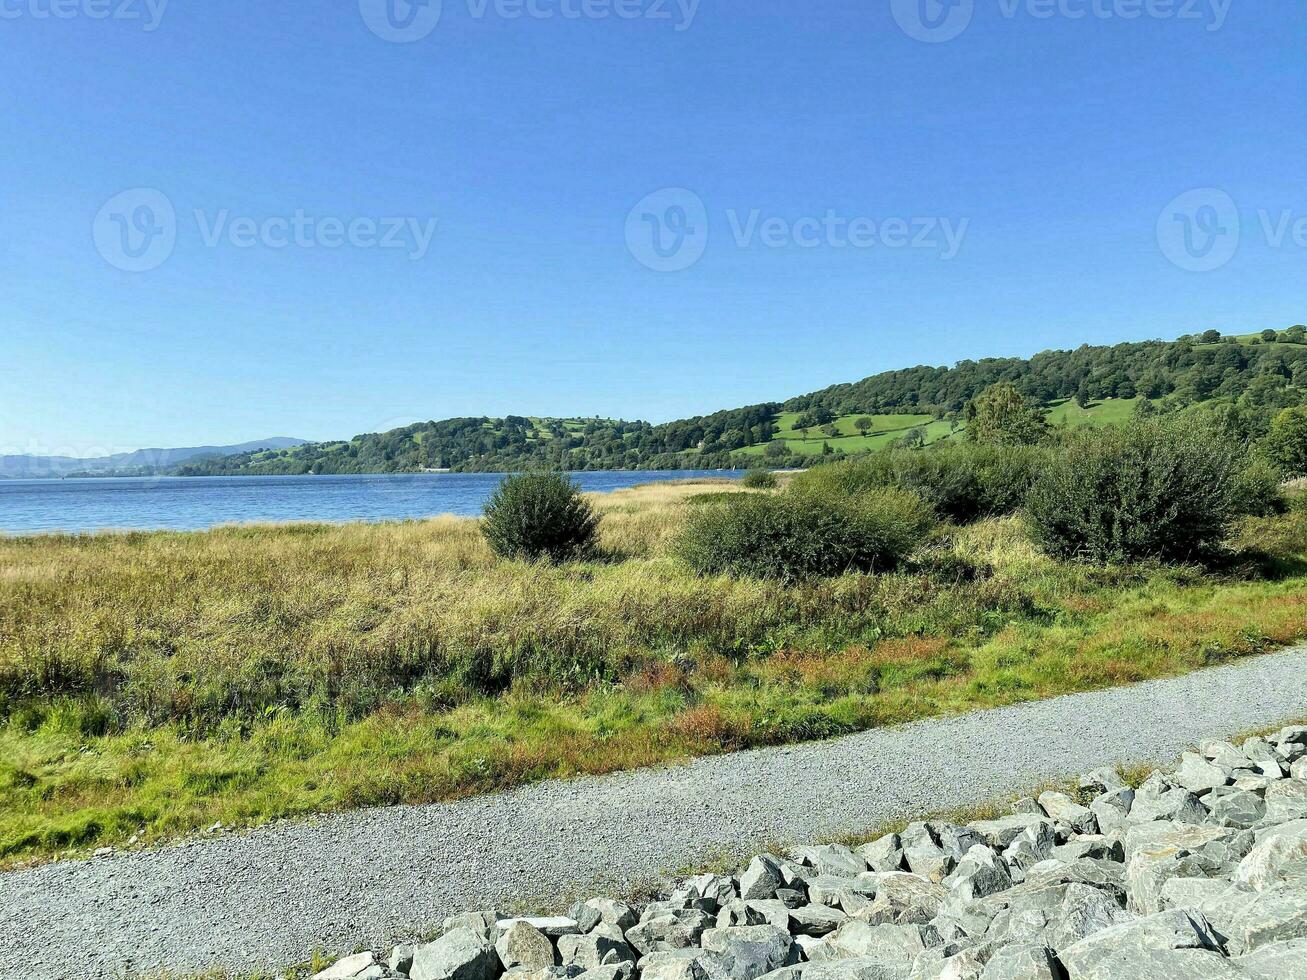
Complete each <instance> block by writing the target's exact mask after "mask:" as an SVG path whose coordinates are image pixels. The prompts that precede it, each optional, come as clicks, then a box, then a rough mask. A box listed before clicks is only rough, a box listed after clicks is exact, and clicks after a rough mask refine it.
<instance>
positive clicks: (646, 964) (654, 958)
mask: <svg viewBox="0 0 1307 980" xmlns="http://www.w3.org/2000/svg"><path fill="white" fill-rule="evenodd" d="M702 958H703V950H701V949H678V950H660V951H658V952H655V953H650V954H649V955H648V956H644V957H642V958H641V959H640V962H639V963H638V964H637V966H638V968H639V971H640V980H707V977H708V974H707V972H706V971H705V970H704V968H703V965H702V963H701V960H702Z"/></svg>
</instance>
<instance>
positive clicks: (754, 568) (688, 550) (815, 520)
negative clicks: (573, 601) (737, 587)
mask: <svg viewBox="0 0 1307 980" xmlns="http://www.w3.org/2000/svg"><path fill="white" fill-rule="evenodd" d="M933 523H934V519H933V514H932V513H931V510H930V507H929V505H927V504H926V503H925V502H924V501H923V500H922V499H921V498H920V497H918V496H917V495H916V494H913V493H909V492H907V491H905V490H898V489H894V488H880V489H876V490H870V491H868V492H866V493H864V494H860V495H858V496H856V497H848V496H844V495H841V494H832V493H827V492H821V491H817V490H811V489H808V490H804V489H798V490H795V489H789V490H787V491H785V492H783V493H778V494H740V495H737V497H736V499H734V500H730V501H723V502H722V503H720V504H717V505H714V506H712V507H706V508H704V509H702V510H700V511H698V512H697V513H694V514H692V515H691V517H690V520H689V522H688V523H687V525H686V527H685V530H684V531H683V532H682V534H681V537H680V540H679V542H678V548H677V550H678V552H679V554H680V555H681V557H682V558H683V559H684V560H685V561H686V562H687V563H688V564H689V566H690V567H691V568H692V569H694V571H696V572H697V573H699V574H701V575H722V574H725V575H736V576H749V577H753V578H770V579H780V580H782V581H797V580H800V579H804V578H810V577H814V576H832V575H842V574H844V573H845V572H852V571H856V572H873V571H886V570H888V569H891V568H893V567H895V566H896V565H897V564H898V563H899V562H900V561H901V560H902V559H903V558H904V557H906V556H907V555H908V554H909V553H910V552H911V551H912V550H913V549H914V548H915V547H916V546H917V545H918V544H920V543H921V541H922V540H923V539H924V537H925V536H926V534H927V533H928V532H929V531H930V529H931V526H932V525H933Z"/></svg>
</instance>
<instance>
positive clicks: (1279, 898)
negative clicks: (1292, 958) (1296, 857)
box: [1204, 881, 1307, 956]
mask: <svg viewBox="0 0 1307 980" xmlns="http://www.w3.org/2000/svg"><path fill="white" fill-rule="evenodd" d="M1300 885H1301V883H1300V882H1291V881H1290V882H1282V883H1281V884H1279V885H1275V886H1273V887H1271V888H1267V889H1265V890H1264V891H1261V892H1254V893H1250V894H1247V895H1245V896H1242V899H1241V901H1239V902H1238V904H1237V905H1236V904H1235V902H1234V899H1235V898H1236V897H1237V890H1234V893H1233V894H1232V893H1230V892H1227V893H1226V895H1224V896H1222V897H1221V898H1220V899H1218V900H1217V901H1216V903H1214V904H1215V908H1214V909H1213V911H1211V912H1210V913H1209V915H1210V917H1211V918H1212V920H1213V924H1214V925H1215V926H1216V928H1217V929H1218V930H1219V931H1220V933H1221V934H1222V935H1223V936H1225V939H1226V949H1227V950H1228V951H1229V953H1230V955H1231V956H1237V955H1239V954H1242V953H1247V952H1251V951H1252V950H1255V949H1257V948H1258V947H1260V946H1265V945H1267V944H1268V943H1275V942H1282V941H1284V940H1289V939H1300V938H1303V937H1307V888H1302V887H1300ZM1222 905H1225V906H1226V908H1225V910H1222V908H1221V906H1222ZM1212 908H1213V906H1212V905H1211V904H1209V905H1208V906H1205V907H1204V911H1208V909H1212ZM1222 911H1226V912H1228V919H1226V918H1219V919H1218V916H1220V915H1221V912H1222Z"/></svg>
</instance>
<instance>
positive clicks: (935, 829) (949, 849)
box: [926, 820, 985, 861]
mask: <svg viewBox="0 0 1307 980" xmlns="http://www.w3.org/2000/svg"><path fill="white" fill-rule="evenodd" d="M926 826H927V828H929V830H930V834H931V836H932V837H933V838H934V839H935V842H936V843H937V844H939V846H940V848H941V849H942V850H943V851H944V853H945V854H947V855H948V856H949V857H951V858H952V859H953V860H954V861H961V860H962V858H963V857H964V856H965V855H966V853H967V851H969V850H971V849H972V848H973V847H975V846H976V845H977V844H984V843H985V838H984V837H982V836H981V835H980V834H978V833H976V832H975V831H974V830H972V829H971V828H969V827H960V826H958V825H957V824H955V823H946V822H944V821H939V820H932V821H931V822H930V823H928V824H927V825H926Z"/></svg>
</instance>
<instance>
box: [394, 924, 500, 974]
mask: <svg viewBox="0 0 1307 980" xmlns="http://www.w3.org/2000/svg"><path fill="white" fill-rule="evenodd" d="M502 968H503V964H501V963H500V960H499V956H498V954H497V953H496V952H495V948H494V947H493V946H492V945H490V943H489V942H488V941H487V940H486V938H485V937H484V936H482V935H480V934H478V933H476V932H474V931H473V930H472V929H468V928H456V929H453V930H451V931H450V932H447V933H445V934H444V935H443V936H441V937H440V938H439V939H437V940H436V941H435V942H431V943H425V944H423V945H421V946H419V947H417V949H416V950H414V952H413V967H412V969H411V970H410V971H409V977H410V978H411V980H495V978H496V977H498V976H499V974H500V972H501V971H502Z"/></svg>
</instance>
